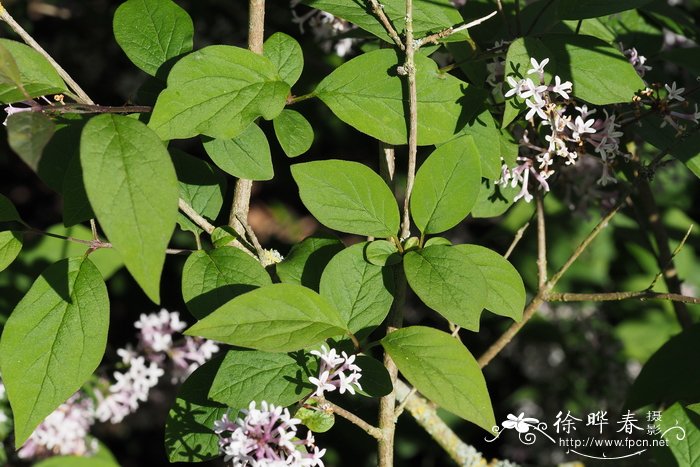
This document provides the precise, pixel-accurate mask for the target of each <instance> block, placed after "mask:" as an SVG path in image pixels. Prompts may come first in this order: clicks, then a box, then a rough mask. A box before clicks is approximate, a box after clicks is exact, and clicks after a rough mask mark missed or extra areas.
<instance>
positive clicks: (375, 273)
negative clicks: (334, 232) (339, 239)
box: [320, 243, 394, 334]
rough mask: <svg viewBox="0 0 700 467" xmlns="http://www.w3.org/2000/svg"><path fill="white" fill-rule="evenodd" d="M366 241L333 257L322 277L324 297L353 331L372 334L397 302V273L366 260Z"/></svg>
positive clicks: (322, 293)
mask: <svg viewBox="0 0 700 467" xmlns="http://www.w3.org/2000/svg"><path fill="white" fill-rule="evenodd" d="M365 245H366V243H357V244H355V245H353V246H351V247H349V248H346V249H345V250H343V251H341V252H340V253H338V254H337V255H335V256H334V257H333V259H332V260H331V261H330V262H329V263H328V266H326V269H324V270H323V275H322V276H321V288H320V293H321V296H322V297H324V298H325V299H327V300H328V303H330V304H331V305H333V306H334V307H335V308H336V309H337V310H338V311H339V312H340V315H341V316H342V318H343V321H344V322H346V323H348V329H350V331H351V332H352V333H358V332H360V331H362V334H369V332H371V331H372V330H374V328H376V327H377V326H378V325H380V324H381V323H382V321H384V318H386V315H388V314H389V310H390V309H391V304H392V302H393V301H394V295H393V294H394V273H393V270H392V269H391V268H382V267H381V266H375V265H374V264H370V263H368V262H367V261H366V260H365V255H364V250H365Z"/></svg>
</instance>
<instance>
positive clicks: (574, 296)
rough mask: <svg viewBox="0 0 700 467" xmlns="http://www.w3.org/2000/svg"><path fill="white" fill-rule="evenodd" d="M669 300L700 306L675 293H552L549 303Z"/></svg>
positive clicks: (697, 301)
mask: <svg viewBox="0 0 700 467" xmlns="http://www.w3.org/2000/svg"><path fill="white" fill-rule="evenodd" d="M629 299H638V300H642V301H644V300H668V301H671V302H680V303H693V304H700V298H696V297H689V296H687V295H680V294H675V293H661V292H650V291H648V290H640V291H638V292H604V293H550V294H548V295H547V301H551V302H617V301H621V300H629Z"/></svg>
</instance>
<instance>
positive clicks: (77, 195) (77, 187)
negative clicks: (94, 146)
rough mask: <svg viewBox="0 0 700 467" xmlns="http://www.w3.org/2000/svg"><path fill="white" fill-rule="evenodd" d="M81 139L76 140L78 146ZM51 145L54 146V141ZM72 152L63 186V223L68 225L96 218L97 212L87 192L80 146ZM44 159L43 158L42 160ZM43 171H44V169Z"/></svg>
mask: <svg viewBox="0 0 700 467" xmlns="http://www.w3.org/2000/svg"><path fill="white" fill-rule="evenodd" d="M79 141H80V140H79V139H78V140H77V142H76V144H77V146H79ZM51 146H53V142H52V143H51ZM71 152H74V154H72V156H71V158H70V161H69V162H68V166H67V167H66V170H65V173H64V177H63V186H62V188H61V193H63V224H64V225H65V226H66V227H70V226H72V225H77V224H80V223H81V222H85V221H87V220H90V219H94V218H95V213H94V212H93V210H92V206H90V201H89V200H88V197H87V193H86V192H85V182H84V181H83V167H82V164H81V162H80V151H79V148H78V147H76V149H75V150H74V151H71ZM44 160H45V159H42V162H43V161H44ZM41 171H42V172H43V171H44V170H41Z"/></svg>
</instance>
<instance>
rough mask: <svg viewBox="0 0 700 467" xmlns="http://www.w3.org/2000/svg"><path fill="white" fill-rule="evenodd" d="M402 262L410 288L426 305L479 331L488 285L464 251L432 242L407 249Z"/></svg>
mask: <svg viewBox="0 0 700 467" xmlns="http://www.w3.org/2000/svg"><path fill="white" fill-rule="evenodd" d="M403 264H404V271H405V272H406V279H407V280H408V283H409V285H410V286H411V289H413V291H414V292H415V293H416V295H418V297H419V298H420V299H421V300H423V302H424V303H425V304H426V305H428V306H429V307H430V308H432V309H433V310H435V311H437V312H438V313H440V314H441V315H442V316H444V317H445V318H446V319H448V320H449V321H451V322H452V323H455V324H457V325H459V326H462V327H463V328H465V329H469V330H471V331H478V330H479V318H480V316H481V310H483V308H484V306H485V305H486V301H487V297H488V293H487V284H486V279H485V278H484V275H483V274H482V273H481V271H480V269H479V267H478V266H477V265H476V264H474V262H473V261H472V260H471V259H469V256H467V254H466V253H464V252H463V251H460V250H459V249H457V248H455V247H452V246H442V245H435V246H430V247H428V248H424V249H423V250H421V251H410V252H408V253H407V254H406V255H405V256H404V260H403Z"/></svg>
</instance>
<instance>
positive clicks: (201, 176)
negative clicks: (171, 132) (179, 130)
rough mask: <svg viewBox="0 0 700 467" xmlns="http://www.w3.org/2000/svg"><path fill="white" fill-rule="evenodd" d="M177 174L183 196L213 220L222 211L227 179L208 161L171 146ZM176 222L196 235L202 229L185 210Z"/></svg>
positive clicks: (200, 212) (198, 210)
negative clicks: (185, 213) (187, 215)
mask: <svg viewBox="0 0 700 467" xmlns="http://www.w3.org/2000/svg"><path fill="white" fill-rule="evenodd" d="M170 156H171V157H172V160H173V164H174V165H175V173H176V174H177V179H178V182H179V186H180V192H179V193H180V198H182V199H184V200H185V201H186V202H187V204H189V205H190V206H192V208H193V209H194V210H195V211H196V212H198V213H199V214H200V215H201V216H202V217H204V218H205V219H208V220H209V221H210V222H214V221H215V220H216V218H217V216H218V215H219V212H220V211H221V206H222V205H223V203H224V193H226V178H225V177H224V176H223V175H222V174H221V173H220V172H219V171H216V170H214V169H213V168H212V167H211V166H210V165H209V164H208V163H206V162H205V161H203V160H201V159H198V158H196V157H192V156H190V155H189V154H187V153H185V152H182V151H180V150H177V149H170ZM177 219H178V220H177V223H178V224H180V227H181V228H182V229H183V230H189V231H190V232H194V233H195V234H198V233H201V232H202V229H201V228H200V227H199V226H197V225H196V224H195V223H194V222H192V221H191V220H190V219H189V218H188V217H186V216H185V215H184V214H182V213H178V218H177Z"/></svg>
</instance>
